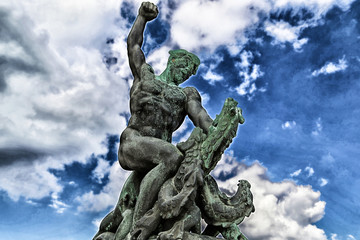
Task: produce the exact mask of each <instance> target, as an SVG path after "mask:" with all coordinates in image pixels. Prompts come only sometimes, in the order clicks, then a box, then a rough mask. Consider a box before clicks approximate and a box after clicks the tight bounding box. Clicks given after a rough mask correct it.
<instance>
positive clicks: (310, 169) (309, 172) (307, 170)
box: [305, 167, 315, 177]
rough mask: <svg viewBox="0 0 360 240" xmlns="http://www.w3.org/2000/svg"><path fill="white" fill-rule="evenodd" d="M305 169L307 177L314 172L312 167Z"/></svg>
mask: <svg viewBox="0 0 360 240" xmlns="http://www.w3.org/2000/svg"><path fill="white" fill-rule="evenodd" d="M305 171H306V172H308V177H311V176H312V175H314V173H315V171H314V169H313V168H312V167H306V168H305Z"/></svg>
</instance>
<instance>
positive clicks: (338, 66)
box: [311, 56, 348, 77]
mask: <svg viewBox="0 0 360 240" xmlns="http://www.w3.org/2000/svg"><path fill="white" fill-rule="evenodd" d="M347 67H348V64H347V61H346V59H345V56H344V57H343V58H341V59H339V61H338V63H333V62H328V63H326V64H325V65H324V66H323V67H321V68H320V69H319V70H315V71H313V72H312V74H311V75H312V76H314V77H317V76H319V75H321V74H324V75H328V74H332V73H336V72H339V71H344V70H345V69H346V68H347Z"/></svg>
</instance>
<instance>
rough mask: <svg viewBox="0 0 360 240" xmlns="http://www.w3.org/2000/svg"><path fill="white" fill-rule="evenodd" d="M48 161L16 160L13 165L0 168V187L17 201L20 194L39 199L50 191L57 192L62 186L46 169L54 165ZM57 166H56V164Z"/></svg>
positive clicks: (27, 197)
mask: <svg viewBox="0 0 360 240" xmlns="http://www.w3.org/2000/svg"><path fill="white" fill-rule="evenodd" d="M50 162H53V160H50V161H44V162H40V161H36V162H34V163H32V164H28V163H27V162H17V163H14V164H13V165H9V166H2V167H1V168H0V188H1V189H2V190H5V191H6V192H7V193H8V195H9V197H10V198H11V199H12V200H14V201H18V200H19V198H20V197H21V196H24V197H25V198H26V199H41V198H43V197H46V196H49V194H50V193H59V192H61V191H62V190H63V186H62V185H61V184H60V183H59V182H58V179H57V178H56V177H55V176H54V175H53V174H51V173H50V172H49V171H48V169H49V168H50V167H52V166H53V167H56V166H55V165H53V164H52V165H50V164H49V163H50ZM57 167H58V166H57Z"/></svg>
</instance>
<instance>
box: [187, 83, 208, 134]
mask: <svg viewBox="0 0 360 240" xmlns="http://www.w3.org/2000/svg"><path fill="white" fill-rule="evenodd" d="M184 91H185V93H186V95H187V103H186V112H187V114H188V115H189V118H190V120H191V121H192V122H193V123H194V125H195V126H196V127H200V128H201V129H202V130H204V132H205V133H206V134H207V133H208V130H209V127H210V126H211V124H212V122H213V120H212V119H211V118H210V116H209V114H208V113H207V112H206V110H205V108H204V107H203V106H202V105H201V97H200V94H199V92H198V91H197V90H196V89H195V88H193V87H187V88H185V89H184Z"/></svg>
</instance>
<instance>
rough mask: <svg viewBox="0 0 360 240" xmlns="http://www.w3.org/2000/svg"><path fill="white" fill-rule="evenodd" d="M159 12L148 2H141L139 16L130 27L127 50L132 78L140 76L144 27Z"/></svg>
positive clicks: (142, 61)
mask: <svg viewBox="0 0 360 240" xmlns="http://www.w3.org/2000/svg"><path fill="white" fill-rule="evenodd" d="M158 13H159V10H158V8H157V6H156V5H155V4H153V3H150V2H143V3H142V4H141V6H140V8H139V14H138V16H137V18H136V20H135V22H134V25H133V26H132V28H131V30H130V33H129V36H128V39H127V50H128V56H129V64H130V68H131V72H132V74H133V75H134V78H138V77H139V76H140V68H141V66H142V65H143V64H144V63H145V56H144V53H143V51H142V50H141V46H142V44H143V40H144V37H143V34H144V29H145V25H146V23H147V22H148V21H151V20H153V19H155V18H156V17H157V15H158Z"/></svg>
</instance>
